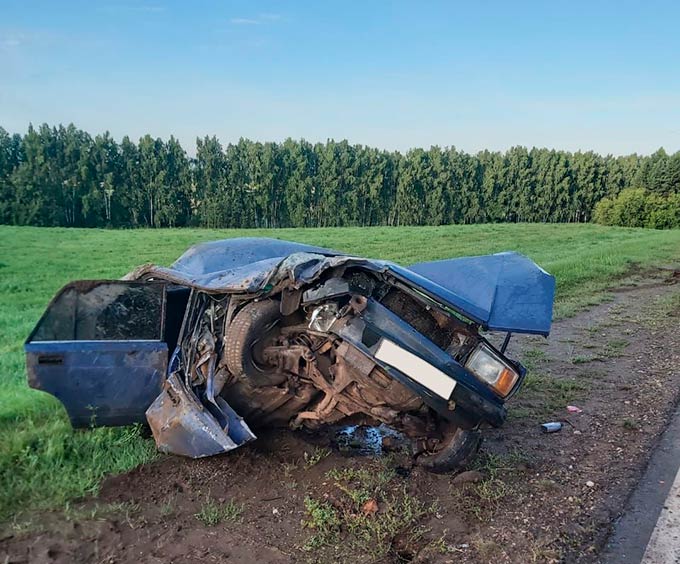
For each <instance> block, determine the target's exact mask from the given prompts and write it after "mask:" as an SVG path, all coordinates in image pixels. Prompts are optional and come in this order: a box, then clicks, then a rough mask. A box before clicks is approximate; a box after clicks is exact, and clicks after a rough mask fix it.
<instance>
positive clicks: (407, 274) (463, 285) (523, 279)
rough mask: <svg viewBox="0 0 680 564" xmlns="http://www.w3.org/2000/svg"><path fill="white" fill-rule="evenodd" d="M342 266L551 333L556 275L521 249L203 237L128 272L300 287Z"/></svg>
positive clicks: (492, 320) (217, 287)
mask: <svg viewBox="0 0 680 564" xmlns="http://www.w3.org/2000/svg"><path fill="white" fill-rule="evenodd" d="M340 265H354V266H361V267H363V268H366V269H368V270H373V271H379V272H387V271H389V272H391V273H392V274H394V275H395V276H396V277H397V278H399V279H400V280H401V281H402V282H404V283H407V284H409V285H410V286H412V287H415V288H416V289H418V290H419V291H421V292H423V293H425V294H427V295H429V296H430V297H432V298H433V299H435V300H437V301H439V302H441V303H443V304H444V305H447V306H449V307H451V308H453V309H454V310H456V311H459V312H460V313H462V314H463V315H465V316H467V317H469V318H471V319H472V320H474V321H476V322H477V323H479V324H480V325H481V326H482V327H483V328H485V329H489V330H492V331H509V332H512V333H534V334H539V335H548V333H549V332H550V324H551V321H552V307H553V299H554V295H555V278H554V277H553V276H551V275H550V274H548V273H547V272H546V271H545V270H543V269H542V268H541V267H539V266H538V265H536V263H534V262H533V261H532V260H530V259H529V258H527V257H525V256H524V255H521V254H519V253H515V252H505V253H498V254H494V255H485V256H476V257H462V258H454V259H447V260H440V261H434V262H423V263H417V264H414V265H411V266H409V267H403V266H399V265H397V264H394V263H392V262H389V261H383V260H373V259H366V258H360V257H354V256H350V255H346V254H344V253H340V252H337V251H333V250H330V249H324V248H322V247H315V246H311V245H305V244H303V243H294V242H290V241H281V240H279V239H267V238H254V237H249V238H237V239H224V240H221V241H212V242H209V243H201V244H199V245H195V246H194V247H191V248H190V249H189V250H187V251H186V252H185V253H184V254H183V255H182V256H181V257H179V258H178V259H177V260H176V261H175V262H174V263H173V264H172V265H171V266H170V267H169V268H164V267H158V266H154V265H146V266H143V267H140V268H139V269H137V270H135V271H133V272H131V273H130V274H129V275H128V276H127V277H126V278H128V279H137V278H141V277H146V278H148V277H155V278H163V279H166V280H170V281H173V282H176V283H178V284H184V285H188V286H193V287H196V288H199V289H202V290H205V291H209V292H226V293H229V292H260V291H264V290H266V289H267V288H269V287H271V286H273V285H274V284H277V283H279V282H281V281H283V280H286V279H288V280H289V281H290V283H291V285H292V286H296V287H300V286H302V285H304V284H308V283H310V282H313V281H314V280H315V279H316V278H318V277H319V276H320V275H321V273H323V272H324V271H326V270H327V269H329V268H333V267H335V266H340Z"/></svg>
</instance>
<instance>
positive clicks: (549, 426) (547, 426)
mask: <svg viewBox="0 0 680 564" xmlns="http://www.w3.org/2000/svg"><path fill="white" fill-rule="evenodd" d="M541 430H542V431H543V432H544V433H557V431H561V430H562V423H560V422H559V421H551V422H550V423H543V425H541Z"/></svg>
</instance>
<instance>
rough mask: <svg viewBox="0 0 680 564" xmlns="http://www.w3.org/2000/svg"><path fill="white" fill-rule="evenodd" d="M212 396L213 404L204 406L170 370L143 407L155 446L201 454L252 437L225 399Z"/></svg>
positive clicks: (227, 448) (210, 453)
mask: <svg viewBox="0 0 680 564" xmlns="http://www.w3.org/2000/svg"><path fill="white" fill-rule="evenodd" d="M215 399H216V400H217V402H216V405H214V404H209V406H208V407H206V406H204V405H203V404H201V403H200V402H199V401H198V398H197V397H196V396H195V395H194V393H193V392H191V391H190V390H188V389H187V388H186V387H185V385H184V383H183V382H182V379H181V378H180V377H179V376H178V373H176V372H175V373H173V374H171V375H170V376H169V377H168V379H167V380H166V382H165V385H164V387H163V391H162V392H161V394H160V395H159V396H158V397H157V398H156V400H155V401H154V402H153V403H152V404H151V406H150V407H149V409H147V411H146V417H147V420H148V421H149V425H150V426H151V432H152V433H153V437H154V439H155V440H156V444H157V445H158V449H159V450H160V451H161V452H165V453H172V454H179V455H182V456H188V457H191V458H202V457H204V456H213V455H215V454H221V453H224V452H228V451H230V450H233V449H235V448H237V447H239V446H241V445H242V444H244V443H246V442H248V441H252V440H253V439H254V438H256V437H255V435H254V434H253V432H252V431H251V430H250V428H249V427H248V425H247V424H246V422H245V421H243V419H242V418H241V417H239V416H238V415H237V414H236V412H235V411H234V410H233V409H231V407H229V405H228V404H227V402H226V401H224V400H223V399H222V398H220V397H218V398H215Z"/></svg>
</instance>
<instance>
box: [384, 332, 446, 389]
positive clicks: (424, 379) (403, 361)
mask: <svg viewBox="0 0 680 564" xmlns="http://www.w3.org/2000/svg"><path fill="white" fill-rule="evenodd" d="M375 357H376V358H377V359H378V360H381V361H383V362H384V363H385V364H389V365H390V366H392V367H394V368H396V369H397V370H399V372H403V373H404V374H406V375H407V376H408V377H409V378H411V379H412V380H415V381H416V382H418V383H419V384H422V385H423V386H425V387H426V388H427V389H428V390H431V391H433V392H434V393H435V394H437V395H438V396H440V397H442V398H444V399H445V400H448V399H449V398H450V397H451V394H452V393H453V389H454V388H455V387H456V381H455V380H454V379H453V378H451V376H449V375H448V374H444V372H442V371H441V370H439V369H438V368H436V367H434V366H432V365H431V364H430V363H429V362H426V361H424V360H423V359H422V358H420V357H418V356H416V355H414V354H413V353H411V352H409V351H407V350H405V349H402V348H401V347H400V346H399V345H397V344H395V343H393V342H392V341H389V340H387V339H384V338H383V339H381V340H380V342H379V343H378V348H377V350H376V352H375Z"/></svg>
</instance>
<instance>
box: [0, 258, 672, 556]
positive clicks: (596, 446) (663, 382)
mask: <svg viewBox="0 0 680 564" xmlns="http://www.w3.org/2000/svg"><path fill="white" fill-rule="evenodd" d="M676 282H678V273H677V271H673V270H672V269H659V270H657V271H655V272H652V273H640V274H638V275H636V276H635V277H632V278H629V279H626V280H623V281H620V284H621V285H620V286H619V287H617V288H616V289H613V290H612V291H611V300H610V301H607V302H606V303H602V304H600V305H597V306H595V307H593V308H591V309H590V310H588V311H585V312H582V313H580V314H578V315H576V316H575V317H572V318H570V319H565V320H562V321H558V322H557V323H555V324H554V326H553V332H552V334H551V336H550V338H549V339H548V340H544V339H540V338H536V337H517V338H515V339H514V341H513V343H512V344H511V351H510V352H511V356H514V357H516V358H520V359H521V360H523V361H524V363H525V364H526V365H527V366H528V368H529V377H528V380H527V385H526V387H525V389H523V390H522V391H521V392H520V393H519V395H518V396H517V397H516V398H514V399H513V400H511V403H510V405H509V409H510V413H511V415H510V417H509V420H508V422H507V423H506V425H505V426H504V427H503V428H502V429H495V430H489V431H487V432H485V442H484V445H483V447H482V450H481V452H480V455H479V456H478V458H477V460H476V461H475V463H474V465H473V467H472V468H471V470H470V471H469V472H467V473H465V474H462V475H459V476H458V477H455V476H452V475H433V474H429V473H427V472H426V471H424V470H423V469H421V468H419V467H418V466H414V465H413V463H412V461H411V459H410V457H408V456H407V455H405V454H403V453H399V452H394V453H390V454H387V455H383V456H380V457H366V456H361V457H359V456H346V455H344V454H342V453H340V452H338V451H337V450H335V449H333V448H331V447H330V446H329V445H330V440H329V437H327V436H314V437H312V436H307V435H303V434H299V433H292V432H285V431H281V432H271V433H268V434H267V435H266V436H262V437H260V439H258V440H257V441H255V442H254V443H252V445H250V446H248V447H245V448H243V449H240V450H238V451H235V452H233V453H231V454H228V455H224V456H220V457H214V458H210V459H204V460H196V461H193V460H185V459H180V458H176V457H169V456H163V457H161V458H159V460H158V461H157V462H155V463H153V464H150V465H147V466H143V467H140V468H137V469H136V470H134V471H132V472H129V473H127V474H123V475H119V476H114V477H111V478H109V479H107V480H106V481H105V482H104V484H103V485H102V488H101V492H100V494H99V495H98V496H97V497H95V498H91V499H85V500H81V501H79V502H77V503H75V504H73V505H72V506H71V507H69V508H67V509H66V510H64V511H53V512H46V513H43V514H40V515H35V514H32V515H30V514H29V515H27V516H24V518H23V520H21V519H17V520H16V521H15V522H14V523H11V524H9V525H8V526H6V527H5V528H4V530H3V531H2V533H0V562H3V563H9V562H12V563H18V562H36V563H48V562H49V563H55V562H58V563H62V562H63V563H67V562H68V563H70V562H110V563H114V562H115V563H128V562H129V563H132V562H135V563H136V562H151V563H153V562H187V563H192V562H263V563H264V562H282V563H284V562H286V563H287V562H305V561H311V562H314V561H319V562H328V561H346V562H385V563H388V562H408V561H410V562H442V563H443V562H490V561H494V562H522V563H526V562H577V561H578V562H596V561H597V559H598V554H599V553H600V551H601V549H602V547H603V546H604V544H605V542H606V540H607V537H608V535H609V534H610V532H611V530H612V525H613V522H614V521H615V520H616V518H617V517H618V516H619V515H620V514H621V512H622V511H623V509H624V507H625V503H626V500H627V498H628V496H629V495H630V492H631V491H632V489H633V488H634V487H635V484H636V483H637V481H638V479H639V478H640V476H641V474H642V472H643V470H644V468H645V465H646V463H647V461H648V459H649V456H650V454H651V452H652V451H653V449H654V446H655V444H656V441H657V438H658V436H659V435H660V433H661V432H662V431H663V429H664V428H665V426H666V424H667V421H668V420H669V418H670V416H671V415H672V413H673V412H674V410H675V408H676V406H677V403H678V399H679V397H680V386H679V384H680V369H679V367H680V352H679V351H680V307H678V304H680V300H678V295H680V284H677V283H676ZM567 405H575V406H577V407H578V408H580V409H582V410H583V411H582V412H581V413H571V412H568V411H567V409H566V406H567ZM547 421H560V422H562V423H563V428H562V430H561V431H560V432H557V433H553V434H544V433H542V432H541V427H540V424H541V423H544V422H547Z"/></svg>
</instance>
